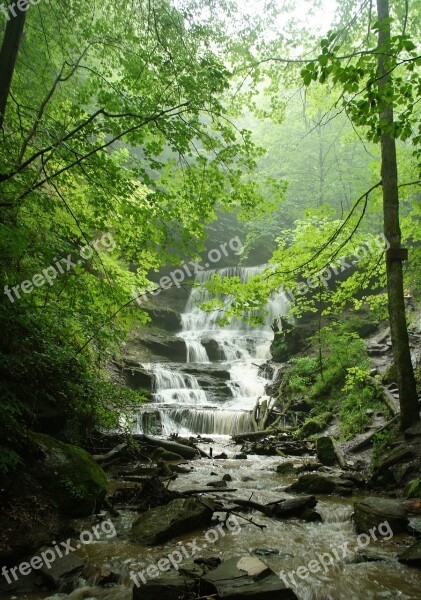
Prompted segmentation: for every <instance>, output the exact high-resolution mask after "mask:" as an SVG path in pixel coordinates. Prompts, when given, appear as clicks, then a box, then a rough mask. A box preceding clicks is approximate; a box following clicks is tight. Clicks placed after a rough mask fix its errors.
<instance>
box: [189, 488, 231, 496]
mask: <svg viewBox="0 0 421 600" xmlns="http://www.w3.org/2000/svg"><path fill="white" fill-rule="evenodd" d="M237 491H238V489H237V488H206V489H203V490H186V491H185V492H178V493H179V494H180V496H194V494H214V493H215V492H216V493H219V492H221V493H222V492H237Z"/></svg>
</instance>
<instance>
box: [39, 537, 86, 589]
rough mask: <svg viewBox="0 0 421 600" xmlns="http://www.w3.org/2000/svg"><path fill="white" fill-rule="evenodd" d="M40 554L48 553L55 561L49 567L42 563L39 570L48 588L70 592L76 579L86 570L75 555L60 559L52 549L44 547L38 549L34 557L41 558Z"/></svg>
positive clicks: (81, 561) (82, 562)
mask: <svg viewBox="0 0 421 600" xmlns="http://www.w3.org/2000/svg"><path fill="white" fill-rule="evenodd" d="M42 552H50V554H49V555H50V556H55V560H54V561H53V562H52V563H51V564H50V565H49V566H48V565H47V564H45V563H44V564H43V566H42V568H41V569H40V573H41V574H42V576H43V577H44V579H45V580H46V581H47V583H48V584H49V586H50V587H53V588H55V589H59V588H60V589H61V590H62V591H69V592H70V591H72V590H73V589H74V588H75V585H76V581H77V579H78V578H79V576H80V575H81V574H82V573H83V571H84V570H85V568H86V564H85V562H84V561H83V560H82V559H81V558H79V556H76V554H67V555H66V556H63V557H62V558H60V557H59V556H58V555H57V552H56V551H55V550H54V548H46V547H44V548H40V550H38V552H37V553H36V556H38V557H41V553H42ZM40 560H41V559H40Z"/></svg>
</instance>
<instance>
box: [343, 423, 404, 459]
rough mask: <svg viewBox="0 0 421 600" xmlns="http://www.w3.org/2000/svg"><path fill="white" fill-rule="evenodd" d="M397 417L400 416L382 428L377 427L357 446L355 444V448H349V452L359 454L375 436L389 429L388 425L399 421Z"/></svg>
mask: <svg viewBox="0 0 421 600" xmlns="http://www.w3.org/2000/svg"><path fill="white" fill-rule="evenodd" d="M399 417H400V415H395V416H394V417H393V418H392V419H390V421H388V422H387V423H386V424H385V425H383V426H382V427H379V429H376V431H373V432H372V433H370V435H368V436H367V437H366V438H365V439H363V440H361V442H358V444H355V446H353V447H352V448H350V449H349V451H350V452H352V453H355V452H359V451H360V450H363V449H364V448H367V446H369V445H370V443H371V441H372V439H373V438H374V436H375V435H377V434H378V433H380V432H381V431H384V430H385V429H387V428H388V427H390V425H392V424H393V423H394V422H395V421H397V420H398V419H399Z"/></svg>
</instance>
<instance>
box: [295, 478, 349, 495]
mask: <svg viewBox="0 0 421 600" xmlns="http://www.w3.org/2000/svg"><path fill="white" fill-rule="evenodd" d="M354 485H355V484H354V482H353V481H351V480H350V479H346V478H345V477H331V476H326V475H319V474H318V473H309V474H308V475H301V476H300V477H299V479H298V481H296V482H295V483H293V484H292V485H290V486H289V487H288V488H287V489H286V491H287V492H299V493H306V494H333V493H337V494H345V495H348V494H350V493H352V488H353V487H354Z"/></svg>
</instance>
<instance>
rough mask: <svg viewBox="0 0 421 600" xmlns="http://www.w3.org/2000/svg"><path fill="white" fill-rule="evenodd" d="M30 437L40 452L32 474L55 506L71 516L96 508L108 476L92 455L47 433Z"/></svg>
mask: <svg viewBox="0 0 421 600" xmlns="http://www.w3.org/2000/svg"><path fill="white" fill-rule="evenodd" d="M31 437H32V441H33V443H34V444H35V446H36V448H37V450H38V451H39V454H40V457H39V458H38V459H37V460H36V461H35V463H34V464H33V466H32V468H31V475H32V476H33V477H34V479H35V480H36V481H37V482H38V483H39V484H40V485H41V486H42V487H43V489H45V491H46V492H47V494H48V496H49V497H50V498H51V499H52V500H53V501H54V502H55V504H57V506H58V508H59V509H60V510H61V511H62V512H63V513H65V514H67V515H69V516H72V517H83V516H87V515H89V514H91V513H92V512H94V511H95V510H98V509H99V508H100V507H101V504H102V502H103V501H104V498H105V494H106V492H107V476H106V475H105V473H104V471H103V470H102V468H101V467H100V466H99V465H98V464H97V463H96V462H95V461H94V460H93V459H92V457H91V456H90V455H89V454H88V453H87V452H86V451H85V450H83V449H82V448H79V447H78V446H72V445H70V444H64V443H63V442H60V441H59V440H56V439H55V438H52V437H50V436H48V435H44V434H40V433H35V434H32V436H31Z"/></svg>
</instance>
